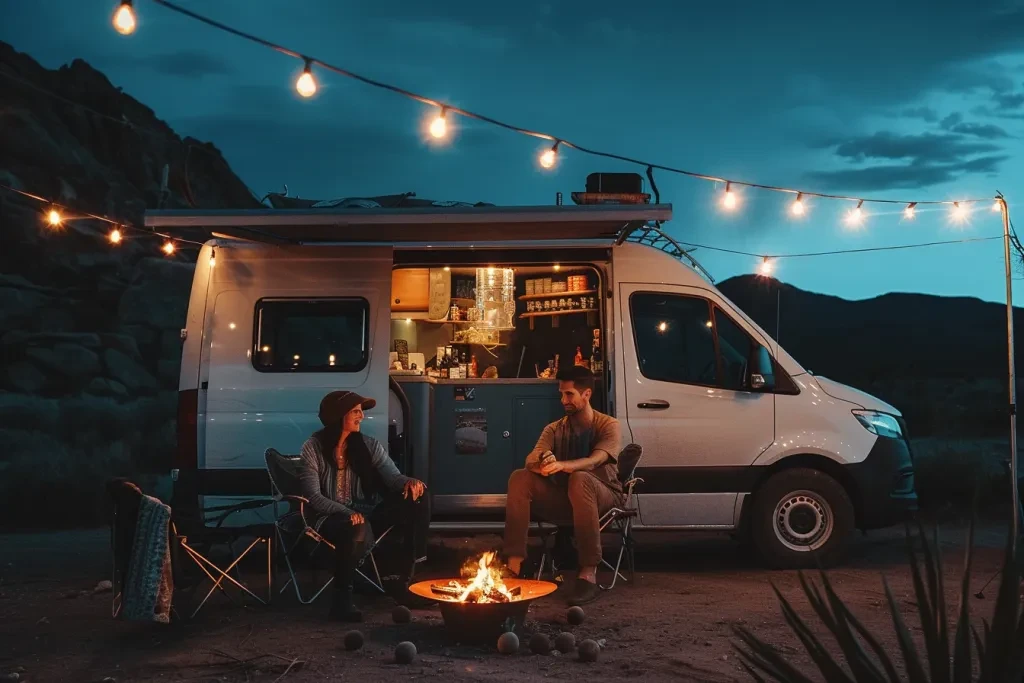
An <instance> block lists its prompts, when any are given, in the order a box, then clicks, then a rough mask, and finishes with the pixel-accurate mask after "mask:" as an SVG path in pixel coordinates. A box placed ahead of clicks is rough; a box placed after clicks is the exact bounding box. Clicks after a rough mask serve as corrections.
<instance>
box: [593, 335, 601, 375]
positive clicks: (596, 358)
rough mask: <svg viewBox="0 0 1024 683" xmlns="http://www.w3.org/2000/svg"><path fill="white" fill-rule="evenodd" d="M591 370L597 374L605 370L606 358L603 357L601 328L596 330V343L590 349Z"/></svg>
mask: <svg viewBox="0 0 1024 683" xmlns="http://www.w3.org/2000/svg"><path fill="white" fill-rule="evenodd" d="M590 371H591V372H593V373H595V374H599V373H602V372H604V360H603V359H602V357H601V330H594V345H593V347H592V348H591V350H590Z"/></svg>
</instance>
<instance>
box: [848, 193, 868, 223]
mask: <svg viewBox="0 0 1024 683" xmlns="http://www.w3.org/2000/svg"><path fill="white" fill-rule="evenodd" d="M863 206H864V200H863V199H861V200H860V201H859V202H857V208H855V209H853V210H851V211H850V213H849V214H848V215H847V216H846V224H847V225H852V226H857V225H860V224H861V223H862V222H863V221H864V209H863V208H862V207H863Z"/></svg>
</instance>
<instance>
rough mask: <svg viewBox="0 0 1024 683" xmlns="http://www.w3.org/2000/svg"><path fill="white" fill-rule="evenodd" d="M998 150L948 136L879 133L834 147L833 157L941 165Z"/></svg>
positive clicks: (995, 146)
mask: <svg viewBox="0 0 1024 683" xmlns="http://www.w3.org/2000/svg"><path fill="white" fill-rule="evenodd" d="M999 149H1000V148H999V147H998V146H997V145H993V144H991V143H988V142H975V141H969V140H965V139H964V138H963V137H962V136H960V135H954V134H951V133H923V134H921V135H901V134H899V133H892V132H886V131H883V132H879V133H874V134H873V135H868V136H863V137H859V138H854V139H852V140H847V141H846V142H843V143H841V144H839V145H837V146H836V149H835V153H836V155H837V156H840V157H843V158H844V159H850V160H853V161H864V160H866V159H911V160H914V161H915V162H917V163H944V162H954V161H960V160H962V159H963V158H964V157H967V156H970V155H973V154H981V153H985V152H995V151H998V150H999Z"/></svg>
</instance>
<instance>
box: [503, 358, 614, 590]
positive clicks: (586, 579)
mask: <svg viewBox="0 0 1024 683" xmlns="http://www.w3.org/2000/svg"><path fill="white" fill-rule="evenodd" d="M558 391H559V393H560V394H561V396H562V407H563V408H564V409H565V417H564V418H562V419H560V420H558V421H557V422H552V423H551V424H549V425H548V426H546V427H545V428H544V431H542V432H541V435H540V439H539V440H538V441H537V445H536V447H534V449H533V451H532V452H531V453H530V454H529V455H528V456H527V457H526V467H525V468H524V469H521V470H516V471H515V472H513V473H512V476H511V477H509V480H508V496H507V498H506V502H505V548H504V550H505V555H506V556H507V558H508V560H507V561H508V568H509V570H510V571H511V572H512V573H514V574H516V575H518V574H519V572H520V570H521V568H522V563H523V559H524V558H525V556H526V540H527V534H528V533H529V527H530V516H531V514H533V515H535V516H536V517H538V518H540V519H543V520H545V521H548V522H552V523H558V524H561V523H566V522H568V520H572V525H573V529H574V531H575V535H576V545H577V553H578V557H579V575H578V577H577V580H576V584H575V586H574V589H573V593H572V595H571V597H570V598H569V604H571V605H583V604H586V603H588V602H591V601H592V600H594V599H595V598H596V597H597V596H598V594H599V593H600V591H599V590H598V587H597V567H598V565H599V564H600V563H601V533H600V527H599V524H598V519H599V518H600V516H601V515H602V514H604V513H605V512H607V511H608V510H610V509H611V508H612V507H614V506H615V505H618V504H620V503H621V502H622V486H621V485H620V484H619V479H618V470H617V467H616V462H615V457H616V454H617V453H618V452H619V447H620V444H619V441H620V439H621V432H620V429H619V422H618V420H616V419H615V418H613V417H611V416H608V415H604V414H602V413H599V412H597V411H596V410H594V409H593V408H592V407H591V406H590V397H591V395H592V394H593V392H594V375H593V374H592V373H591V372H590V370H588V369H587V368H584V367H580V366H574V367H571V368H565V369H563V370H561V371H560V372H559V373H558Z"/></svg>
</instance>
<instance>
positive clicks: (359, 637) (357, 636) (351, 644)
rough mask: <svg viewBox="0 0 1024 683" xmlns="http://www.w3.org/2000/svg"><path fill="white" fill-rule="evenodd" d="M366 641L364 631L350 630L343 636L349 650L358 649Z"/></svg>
mask: <svg viewBox="0 0 1024 683" xmlns="http://www.w3.org/2000/svg"><path fill="white" fill-rule="evenodd" d="M364 641H365V638H363V632H362V631H348V632H346V633H345V637H344V638H342V642H343V643H344V644H345V649H346V650H349V651H352V650H358V649H359V648H361V647H362V646H363V642H364Z"/></svg>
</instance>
